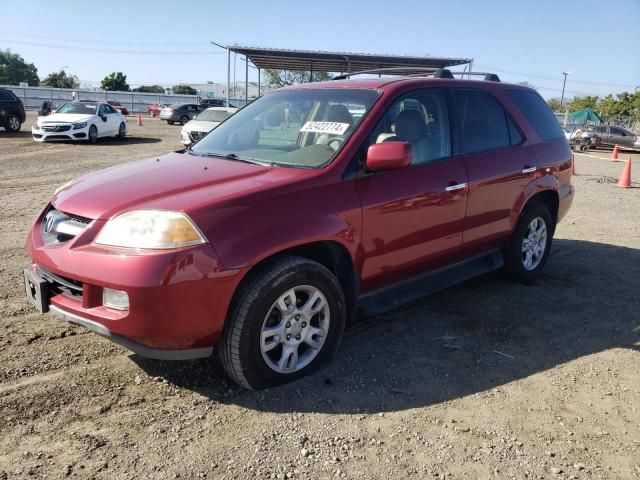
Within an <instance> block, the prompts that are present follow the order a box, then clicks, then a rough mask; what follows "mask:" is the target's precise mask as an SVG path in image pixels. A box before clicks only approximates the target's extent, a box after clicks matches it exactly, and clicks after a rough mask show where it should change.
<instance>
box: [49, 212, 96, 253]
mask: <svg viewBox="0 0 640 480" xmlns="http://www.w3.org/2000/svg"><path fill="white" fill-rule="evenodd" d="M91 221H92V220H91V219H90V218H87V217H82V216H80V215H74V214H71V213H66V212H62V211H60V210H56V209H55V208H53V207H51V208H49V210H47V213H46V214H45V216H44V218H43V219H42V222H41V223H40V229H41V230H42V237H43V239H44V242H45V243H46V244H47V245H49V244H53V243H65V242H68V241H69V240H72V239H73V238H75V237H76V236H78V235H79V234H80V233H82V232H83V231H84V229H85V228H86V227H87V225H88V224H90V223H91Z"/></svg>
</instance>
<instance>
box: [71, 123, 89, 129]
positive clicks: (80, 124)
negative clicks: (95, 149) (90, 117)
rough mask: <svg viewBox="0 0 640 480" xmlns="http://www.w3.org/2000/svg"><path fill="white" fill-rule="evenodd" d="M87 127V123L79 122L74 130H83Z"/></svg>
mask: <svg viewBox="0 0 640 480" xmlns="http://www.w3.org/2000/svg"><path fill="white" fill-rule="evenodd" d="M86 126H87V122H78V123H74V124H73V129H74V130H80V129H81V128H84V127H86Z"/></svg>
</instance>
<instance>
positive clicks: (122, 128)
mask: <svg viewBox="0 0 640 480" xmlns="http://www.w3.org/2000/svg"><path fill="white" fill-rule="evenodd" d="M126 136H127V127H126V126H125V124H124V122H122V123H120V127H119V128H118V138H119V139H120V140H122V139H124V137H126Z"/></svg>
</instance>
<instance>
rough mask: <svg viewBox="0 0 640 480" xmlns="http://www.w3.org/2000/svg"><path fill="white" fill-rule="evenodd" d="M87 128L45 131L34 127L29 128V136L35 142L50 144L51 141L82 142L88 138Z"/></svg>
mask: <svg viewBox="0 0 640 480" xmlns="http://www.w3.org/2000/svg"><path fill="white" fill-rule="evenodd" d="M89 127H90V125H87V126H86V127H84V128H79V129H78V130H73V127H71V129H70V130H66V131H61V132H59V131H45V130H42V129H40V128H38V127H36V126H34V127H31V135H32V136H33V139H34V140H35V141H36V142H51V141H60V140H62V141H65V140H66V141H69V140H73V141H82V140H87V139H88V138H89Z"/></svg>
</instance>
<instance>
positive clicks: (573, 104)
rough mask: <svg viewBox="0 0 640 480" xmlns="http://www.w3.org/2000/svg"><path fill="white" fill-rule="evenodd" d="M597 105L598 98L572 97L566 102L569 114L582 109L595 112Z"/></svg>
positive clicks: (589, 96)
mask: <svg viewBox="0 0 640 480" xmlns="http://www.w3.org/2000/svg"><path fill="white" fill-rule="evenodd" d="M597 104H598V96H591V95H586V96H584V97H573V98H572V99H571V100H569V101H568V102H567V109H568V110H569V111H570V112H577V111H578V110H582V109H583V108H592V109H594V110H595V108H596V105H597Z"/></svg>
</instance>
